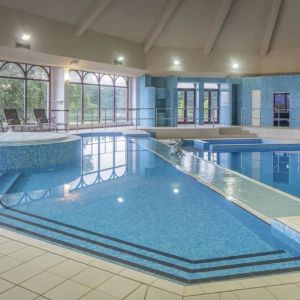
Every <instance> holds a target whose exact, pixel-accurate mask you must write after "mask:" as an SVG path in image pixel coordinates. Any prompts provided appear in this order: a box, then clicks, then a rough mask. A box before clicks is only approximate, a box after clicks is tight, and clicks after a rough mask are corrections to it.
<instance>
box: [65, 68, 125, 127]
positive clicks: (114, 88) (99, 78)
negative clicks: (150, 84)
mask: <svg viewBox="0 0 300 300" xmlns="http://www.w3.org/2000/svg"><path fill="white" fill-rule="evenodd" d="M69 72H70V73H71V72H76V73H77V74H78V75H79V76H80V78H81V82H76V81H72V80H70V81H69V84H80V85H81V86H82V87H81V95H80V96H81V99H80V103H81V107H79V108H78V109H80V110H81V111H82V112H84V85H93V86H98V91H99V92H98V118H97V121H98V122H99V123H101V103H102V101H101V87H112V88H113V107H112V109H113V117H112V122H114V123H115V122H116V121H118V120H116V88H124V89H127V97H126V107H124V109H126V120H125V121H126V122H128V121H129V77H128V76H123V75H117V74H108V73H99V72H90V71H80V70H75V69H71V70H70V71H69ZM87 74H93V75H94V76H96V78H97V79H98V82H97V83H85V82H84V78H85V76H86V75H87ZM104 76H109V77H110V78H111V80H112V85H107V84H102V83H101V79H102V78H103V77H104ZM119 77H121V78H123V79H124V80H125V82H126V86H118V85H116V80H117V79H118V78H119ZM83 115H84V114H83V113H82V114H81V118H80V123H81V124H83V123H84V122H85V121H84V116H83Z"/></svg>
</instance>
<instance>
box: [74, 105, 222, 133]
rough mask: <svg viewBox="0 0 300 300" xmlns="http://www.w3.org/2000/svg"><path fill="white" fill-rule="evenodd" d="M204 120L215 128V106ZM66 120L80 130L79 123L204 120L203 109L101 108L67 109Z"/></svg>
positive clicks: (170, 124) (137, 124)
mask: <svg viewBox="0 0 300 300" xmlns="http://www.w3.org/2000/svg"><path fill="white" fill-rule="evenodd" d="M206 116H207V119H208V120H207V122H205V123H206V124H211V125H212V127H215V124H216V123H217V119H216V116H217V109H212V110H211V111H210V112H208V113H206ZM69 123H70V125H75V127H76V130H79V129H80V128H81V127H83V126H82V125H85V126H86V127H88V125H90V127H91V128H92V129H93V128H94V127H104V128H107V127H118V126H124V125H134V126H135V127H136V128H138V127H164V126H168V127H177V125H178V124H182V125H184V124H187V125H190V126H194V127H197V125H199V124H203V123H204V114H203V112H202V113H201V115H200V110H199V108H180V109H178V108H128V109H127V108H102V109H100V110H99V109H93V108H90V109H77V110H73V111H72V110H70V111H69Z"/></svg>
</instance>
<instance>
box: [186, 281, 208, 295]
mask: <svg viewBox="0 0 300 300" xmlns="http://www.w3.org/2000/svg"><path fill="white" fill-rule="evenodd" d="M200 294H204V291H203V289H202V288H201V286H200V285H199V284H195V285H188V286H185V287H184V290H183V296H194V295H200Z"/></svg>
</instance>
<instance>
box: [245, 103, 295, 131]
mask: <svg viewBox="0 0 300 300" xmlns="http://www.w3.org/2000/svg"><path fill="white" fill-rule="evenodd" d="M240 118H241V126H242V127H247V126H251V127H291V128H300V109H274V108H270V109H259V108H245V107H244V108H242V109H241V116H240Z"/></svg>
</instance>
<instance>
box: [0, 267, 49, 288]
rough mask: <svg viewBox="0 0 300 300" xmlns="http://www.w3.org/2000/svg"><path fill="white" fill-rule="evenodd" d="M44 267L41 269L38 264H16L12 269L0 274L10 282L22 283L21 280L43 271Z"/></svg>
mask: <svg viewBox="0 0 300 300" xmlns="http://www.w3.org/2000/svg"><path fill="white" fill-rule="evenodd" d="M42 271H43V269H40V268H38V267H36V266H33V265H29V264H27V263H23V264H22V265H19V266H16V267H15V268H13V269H10V270H8V271H6V272H4V273H2V274H1V275H0V276H1V277H2V278H4V279H6V280H8V281H10V282H13V283H15V284H20V283H21V282H23V281H25V280H27V279H29V278H31V277H33V276H35V275H37V274H38V273H41V272H42Z"/></svg>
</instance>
